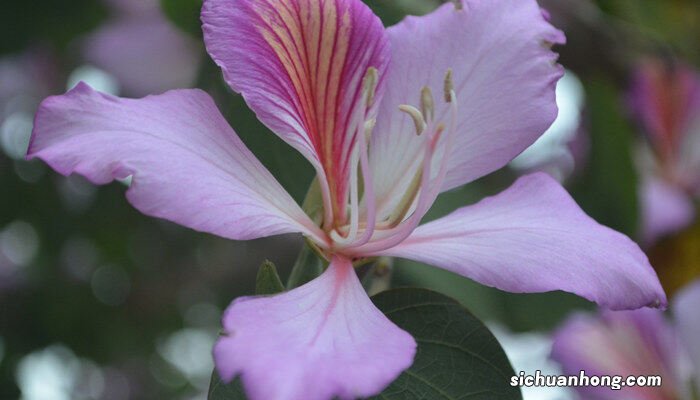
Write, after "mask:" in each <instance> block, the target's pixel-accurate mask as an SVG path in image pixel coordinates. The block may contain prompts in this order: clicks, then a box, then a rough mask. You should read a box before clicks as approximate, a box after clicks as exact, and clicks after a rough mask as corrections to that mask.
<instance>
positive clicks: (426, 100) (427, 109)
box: [420, 86, 435, 122]
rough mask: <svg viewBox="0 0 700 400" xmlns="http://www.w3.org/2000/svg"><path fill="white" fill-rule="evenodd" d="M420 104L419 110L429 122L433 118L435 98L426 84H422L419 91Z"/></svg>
mask: <svg viewBox="0 0 700 400" xmlns="http://www.w3.org/2000/svg"><path fill="white" fill-rule="evenodd" d="M420 106H421V112H422V113H423V115H424V116H425V119H426V121H428V122H430V121H432V120H434V119H435V100H434V99H433V91H432V90H430V88H429V87H427V86H424V87H423V89H421V91H420Z"/></svg>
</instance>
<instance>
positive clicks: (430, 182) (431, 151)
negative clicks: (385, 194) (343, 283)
mask: <svg viewBox="0 0 700 400" xmlns="http://www.w3.org/2000/svg"><path fill="white" fill-rule="evenodd" d="M444 89H445V99H446V101H447V102H448V103H449V104H450V113H449V122H448V125H447V126H446V125H445V124H444V123H442V122H441V123H439V124H437V125H436V126H435V128H434V130H433V128H432V127H429V128H428V129H427V131H428V132H432V133H431V134H429V135H428V134H426V135H425V136H426V140H425V142H424V146H425V147H424V149H425V150H424V151H425V153H424V156H423V163H422V164H423V165H422V172H421V177H420V181H419V186H418V188H414V187H413V184H412V185H411V187H410V190H409V192H412V193H411V194H412V195H413V196H410V197H409V196H406V198H404V199H402V201H401V207H399V209H400V210H399V213H401V214H403V213H404V212H405V211H406V210H405V207H406V204H405V203H404V202H405V201H407V200H408V199H410V202H409V203H408V206H409V211H407V212H410V209H411V208H412V209H413V211H412V213H411V215H410V216H409V217H408V218H406V215H407V214H403V216H400V217H398V215H393V214H392V217H393V218H397V217H398V218H399V221H398V223H396V225H393V224H392V225H393V226H390V227H389V229H387V230H386V231H382V232H381V233H382V234H381V235H379V236H378V237H377V238H376V240H373V241H372V242H370V243H367V244H366V245H363V246H358V247H356V248H355V249H354V251H357V253H358V254H371V253H373V252H376V251H379V250H382V249H386V248H389V247H392V246H395V245H396V244H398V243H400V242H401V241H403V240H404V239H405V238H406V237H408V236H409V235H410V234H411V232H413V230H414V229H415V228H416V227H417V226H418V224H419V223H420V220H421V219H422V218H423V216H424V215H425V212H426V211H427V209H428V207H429V206H430V205H431V204H432V203H433V202H434V201H435V199H436V198H437V196H438V194H439V193H440V190H441V188H442V184H443V182H444V180H445V176H446V175H447V171H448V164H449V155H450V151H451V150H452V143H453V141H454V137H455V132H456V130H457V115H458V108H457V95H456V93H455V90H454V84H453V81H452V70H451V69H450V70H448V71H447V74H446V75H445V88H444ZM431 125H432V124H431ZM444 133H446V135H445V137H444V140H440V139H441V137H442V136H443V134H444ZM438 145H439V146H440V147H441V148H442V151H443V153H442V156H441V160H440V162H439V169H438V171H437V176H435V177H434V178H433V177H432V176H431V164H432V157H433V156H434V155H436V150H437V147H438ZM414 191H415V192H414ZM416 197H417V199H416ZM414 204H415V205H414ZM404 218H405V219H404ZM392 222H394V221H392Z"/></svg>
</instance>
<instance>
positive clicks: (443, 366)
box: [372, 289, 522, 400]
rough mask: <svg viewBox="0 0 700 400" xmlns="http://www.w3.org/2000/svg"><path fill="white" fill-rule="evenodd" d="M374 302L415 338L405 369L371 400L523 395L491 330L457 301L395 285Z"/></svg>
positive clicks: (486, 399)
mask: <svg viewBox="0 0 700 400" xmlns="http://www.w3.org/2000/svg"><path fill="white" fill-rule="evenodd" d="M372 300H373V301H374V304H375V305H376V306H377V307H378V308H379V309H380V310H381V311H382V312H383V313H384V314H386V316H387V317H389V319H391V320H392V321H393V322H394V323H395V324H396V325H398V326H399V327H401V328H402V329H404V330H406V331H407V332H409V333H410V334H411V335H413V337H414V338H415V339H416V342H418V352H417V354H416V358H415V361H414V363H413V365H412V366H411V368H409V369H408V370H406V371H405V372H404V373H403V374H401V376H399V378H398V379H397V380H396V381H394V383H392V384H391V386H389V387H388V388H387V389H386V390H385V391H384V392H382V393H381V394H380V395H378V396H376V397H375V399H392V400H404V399H405V400H412V399H416V400H418V399H445V400H448V399H471V400H474V399H483V400H510V399H514V400H517V399H522V396H521V394H520V390H519V388H517V387H511V386H510V378H511V376H513V375H515V373H514V372H513V368H512V367H511V365H510V362H509V361H508V358H507V357H506V355H505V353H504V352H503V349H502V348H501V346H500V345H499V344H498V341H496V338H495V337H494V336H493V335H492V334H491V332H490V331H489V330H488V329H487V328H486V326H484V324H482V323H481V321H479V320H478V319H477V318H476V317H474V316H473V315H472V314H471V313H470V312H469V311H467V310H466V309H465V308H464V307H462V306H461V305H460V304H459V303H457V302H456V301H455V300H453V299H451V298H449V297H446V296H443V295H441V294H439V293H437V292H433V291H430V290H426V289H395V290H390V291H387V292H383V293H380V294H378V295H376V296H374V297H373V298H372Z"/></svg>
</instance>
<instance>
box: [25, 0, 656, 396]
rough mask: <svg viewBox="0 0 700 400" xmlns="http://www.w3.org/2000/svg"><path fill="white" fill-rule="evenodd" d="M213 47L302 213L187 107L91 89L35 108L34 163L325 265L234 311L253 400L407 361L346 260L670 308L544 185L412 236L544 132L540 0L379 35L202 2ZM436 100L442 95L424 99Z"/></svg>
mask: <svg viewBox="0 0 700 400" xmlns="http://www.w3.org/2000/svg"><path fill="white" fill-rule="evenodd" d="M202 20H203V22H204V37H205V43H206V46H207V49H208V51H209V53H210V54H211V56H212V57H213V58H214V60H215V61H216V62H217V64H219V65H220V66H221V68H222V69H223V71H224V76H225V78H226V80H227V82H228V83H229V84H230V85H231V87H232V88H233V89H234V90H235V91H237V92H239V93H241V94H242V95H243V97H244V98H245V99H246V101H247V102H248V105H249V106H250V107H251V108H252V109H253V110H254V111H255V112H256V113H257V115H258V117H259V118H260V119H261V120H262V122H264V123H265V124H266V125H267V126H268V127H269V128H270V129H271V130H273V131H274V132H275V133H276V134H278V135H279V136H280V137H281V138H283V139H284V140H286V141H287V142H288V143H289V144H290V145H291V146H293V147H294V148H296V149H297V150H298V151H300V152H301V153H302V154H303V155H304V156H305V157H306V158H307V159H308V160H309V162H311V164H312V165H313V167H314V168H315V169H316V172H317V181H318V183H319V188H320V193H321V195H320V199H321V202H322V205H323V206H322V210H321V212H320V213H319V214H318V215H312V216H308V215H306V214H305V213H304V212H303V211H302V209H301V208H300V207H299V206H298V205H297V204H296V203H295V202H294V201H293V200H292V198H291V197H290V196H289V194H287V193H286V192H285V191H284V190H283V188H282V187H281V186H280V185H279V183H278V182H277V181H276V180H275V178H274V177H273V176H272V175H271V174H270V173H269V172H268V171H267V170H266V169H265V168H264V167H263V166H262V165H261V164H260V162H259V161H258V160H257V159H256V158H255V157H254V156H253V154H252V153H251V152H250V151H249V150H248V149H247V148H245V146H244V145H243V143H242V142H241V141H240V139H239V138H238V137H237V136H236V134H235V133H234V131H233V130H232V129H231V128H230V127H229V125H228V124H227V123H226V121H225V120H224V118H223V117H222V116H221V114H220V113H219V112H218V110H217V109H216V107H215V105H214V103H213V101H212V100H211V99H210V98H209V96H207V95H206V94H205V93H203V92H201V91H198V90H179V91H172V92H168V93H165V94H163V95H160V96H151V97H146V98H144V99H141V100H130V99H121V98H115V97H111V96H106V95H103V94H100V93H96V92H94V91H92V90H91V89H90V88H89V87H87V86H86V85H81V86H79V87H77V88H76V89H75V90H73V91H71V92H69V93H68V94H66V95H64V96H59V97H52V98H49V99H47V100H45V102H44V103H43V105H42V107H41V109H40V110H39V112H38V114H37V119H36V126H35V130H34V134H33V139H32V143H31V146H30V150H29V157H30V158H31V157H39V158H41V159H43V160H45V161H46V162H47V163H49V164H50V165H51V166H52V167H53V168H54V169H56V170H57V171H58V172H60V173H63V174H70V173H72V172H77V173H80V174H82V175H85V176H87V177H88V178H89V179H91V180H92V181H94V182H95V183H107V182H109V181H111V180H113V179H115V178H125V177H127V176H130V175H131V176H133V183H132V185H131V187H130V188H129V190H128V192H127V197H128V199H129V201H130V202H131V203H132V204H133V205H134V206H135V207H136V208H138V209H139V210H141V211H142V212H144V213H146V214H148V215H152V216H156V217H161V218H166V219H169V220H171V221H175V222H177V223H180V224H183V225H186V226H188V227H191V228H194V229H197V230H200V231H205V232H210V233H213V234H216V235H219V236H223V237H226V238H230V239H235V240H244V239H253V238H257V237H262V236H269V235H276V234H282V233H293V232H297V233H301V234H303V235H305V236H306V237H307V238H308V239H309V240H310V241H312V242H313V243H314V246H316V247H317V248H318V249H319V250H320V251H321V252H323V253H324V254H325V255H326V257H327V258H328V260H329V261H330V266H329V267H328V269H327V270H326V271H325V273H324V274H323V275H321V276H320V277H319V278H317V279H316V280H314V281H312V282H310V283H308V284H306V285H304V286H302V287H299V288H297V289H294V290H291V291H289V292H287V293H284V294H281V295H278V296H274V297H251V298H242V299H237V300H236V301H234V302H233V304H232V305H231V306H230V307H229V309H228V310H227V311H226V314H225V316H224V319H223V324H224V329H225V331H226V332H227V335H225V336H223V337H222V338H221V339H220V340H219V342H218V343H217V345H216V347H215V349H214V356H215V360H216V365H217V370H218V371H219V373H220V374H221V376H222V377H223V378H224V380H226V381H228V380H231V379H232V378H234V377H235V376H236V375H241V376H242V379H243V383H244V386H245V387H246V390H247V392H248V394H249V396H250V397H251V398H252V399H302V398H303V399H329V398H332V397H334V396H335V397H340V398H343V399H345V398H354V397H367V396H370V395H374V394H376V393H378V392H380V391H381V390H382V389H383V388H384V387H385V386H386V385H388V384H389V383H390V382H391V381H392V380H393V379H395V378H396V377H397V376H398V375H399V374H400V373H401V372H402V371H403V370H404V369H406V368H408V367H409V366H410V365H411V363H412V360H413V356H414V353H415V350H416V343H415V341H414V340H413V338H412V337H411V336H410V335H409V334H408V333H406V332H404V331H402V330H401V329H399V328H398V327H396V326H395V325H393V324H392V323H391V322H390V321H389V320H388V319H387V318H386V317H385V316H384V315H382V314H381V313H380V312H379V311H378V310H377V309H376V308H375V307H374V306H373V304H372V303H371V301H370V300H369V298H368V297H367V295H366V294H365V292H364V290H363V289H362V286H361V285H360V282H359V280H358V278H357V276H356V274H355V273H354V271H353V269H352V264H351V262H352V261H354V260H356V259H361V258H366V257H374V256H396V257H405V258H410V259H415V260H419V261H422V262H426V263H431V264H434V265H437V266H439V267H442V268H445V269H448V270H451V271H453V272H456V273H459V274H461V275H464V276H467V277H470V278H472V279H475V280H477V281H479V282H482V283H484V284H487V285H491V286H495V287H498V288H500V289H504V290H509V291H514V292H542V291H551V290H566V291H570V292H573V293H576V294H578V295H580V296H583V297H585V298H587V299H590V300H592V301H596V302H598V303H599V304H601V305H603V306H607V307H611V308H615V309H624V308H637V307H642V306H646V305H653V306H663V305H664V304H665V303H666V299H665V295H664V292H663V290H662V289H661V286H660V284H659V282H658V279H657V277H656V275H655V273H654V271H653V269H652V268H651V266H650V265H649V262H648V260H647V258H646V256H645V255H644V254H643V253H642V252H641V250H640V249H639V248H638V246H637V245H635V244H634V243H633V242H632V241H631V240H629V239H628V238H627V237H625V236H623V235H621V234H619V233H617V232H614V231H612V230H610V229H608V228H605V227H603V226H601V225H599V224H597V223H596V222H595V221H593V220H592V219H590V218H589V217H588V216H586V215H585V214H584V213H583V212H582V211H581V210H580V209H579V208H578V207H577V205H576V204H575V203H574V201H573V200H572V199H571V198H570V197H569V196H568V194H567V193H566V191H565V190H564V189H562V188H561V187H560V186H559V184H557V183H556V182H554V181H553V180H552V179H551V178H549V177H547V176H546V175H543V174H536V175H531V176H527V177H524V178H522V179H520V180H519V181H518V182H517V183H516V184H515V185H513V187H512V188H510V189H508V190H506V191H505V192H504V193H502V194H500V195H498V196H495V197H492V198H488V199H485V200H483V201H482V202H480V203H479V204H476V205H473V206H469V207H464V208H462V209H459V210H457V211H456V212H454V213H453V214H451V215H449V216H447V217H444V218H441V219H438V220H436V221H433V222H430V223H428V224H425V225H423V226H421V227H418V225H419V222H420V220H421V219H422V217H423V216H424V215H425V213H426V212H427V210H428V209H429V207H430V206H431V204H432V203H433V201H434V200H435V198H436V197H437V196H438V195H439V194H440V193H441V192H443V191H446V190H449V189H452V188H455V187H457V186H460V185H463V184H466V183H468V182H471V181H473V180H474V179H477V178H479V177H481V176H483V175H485V174H488V173H490V172H492V171H494V170H496V169H499V168H501V167H503V166H504V165H505V164H507V163H508V162H509V161H510V160H511V159H512V158H513V157H515V156H516V155H517V154H519V153H520V152H522V151H523V150H524V149H525V148H527V147H528V146H529V145H531V144H532V143H533V142H534V141H535V140H536V139H537V138H538V137H539V135H540V134H541V133H542V132H544V131H545V130H546V129H547V127H548V126H549V125H550V124H551V123H552V121H553V120H554V118H555V116H556V113H557V110H556V106H555V102H554V86H555V83H556V81H557V80H558V79H559V77H560V76H561V74H562V70H561V67H559V66H557V65H556V54H554V53H552V52H551V51H550V46H551V44H553V43H563V42H564V36H563V34H562V33H561V32H559V31H558V30H556V29H554V28H553V27H552V26H551V25H549V23H548V22H547V21H546V20H545V18H544V17H543V14H542V12H541V10H540V9H539V7H538V6H537V4H536V2H535V1H534V0H488V1H485V0H469V1H464V2H460V3H459V6H455V4H446V5H444V6H442V7H440V8H439V9H438V10H436V11H435V12H433V13H432V14H430V15H428V16H425V17H420V18H416V17H411V18H407V19H406V20H405V21H404V22H402V23H400V24H398V25H397V26H394V27H392V28H389V29H386V30H385V29H384V27H383V26H382V25H381V23H380V21H379V19H378V18H377V17H376V16H375V15H374V14H372V12H371V11H370V9H369V8H368V7H367V6H365V5H364V4H363V3H362V2H361V1H359V0H281V1H275V2H272V1H268V0H205V2H204V7H203V10H202ZM436 94H439V95H436Z"/></svg>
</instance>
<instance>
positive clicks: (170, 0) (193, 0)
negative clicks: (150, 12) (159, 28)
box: [160, 0, 202, 37]
mask: <svg viewBox="0 0 700 400" xmlns="http://www.w3.org/2000/svg"><path fill="white" fill-rule="evenodd" d="M160 7H161V8H162V10H163V13H164V14H165V15H166V16H167V17H168V18H169V19H170V20H171V21H172V22H173V23H174V24H175V26H177V27H178V28H180V29H181V30H183V31H185V32H187V33H189V34H191V35H193V36H195V37H200V36H202V24H201V22H200V21H199V13H200V11H201V10H202V0H160Z"/></svg>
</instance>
